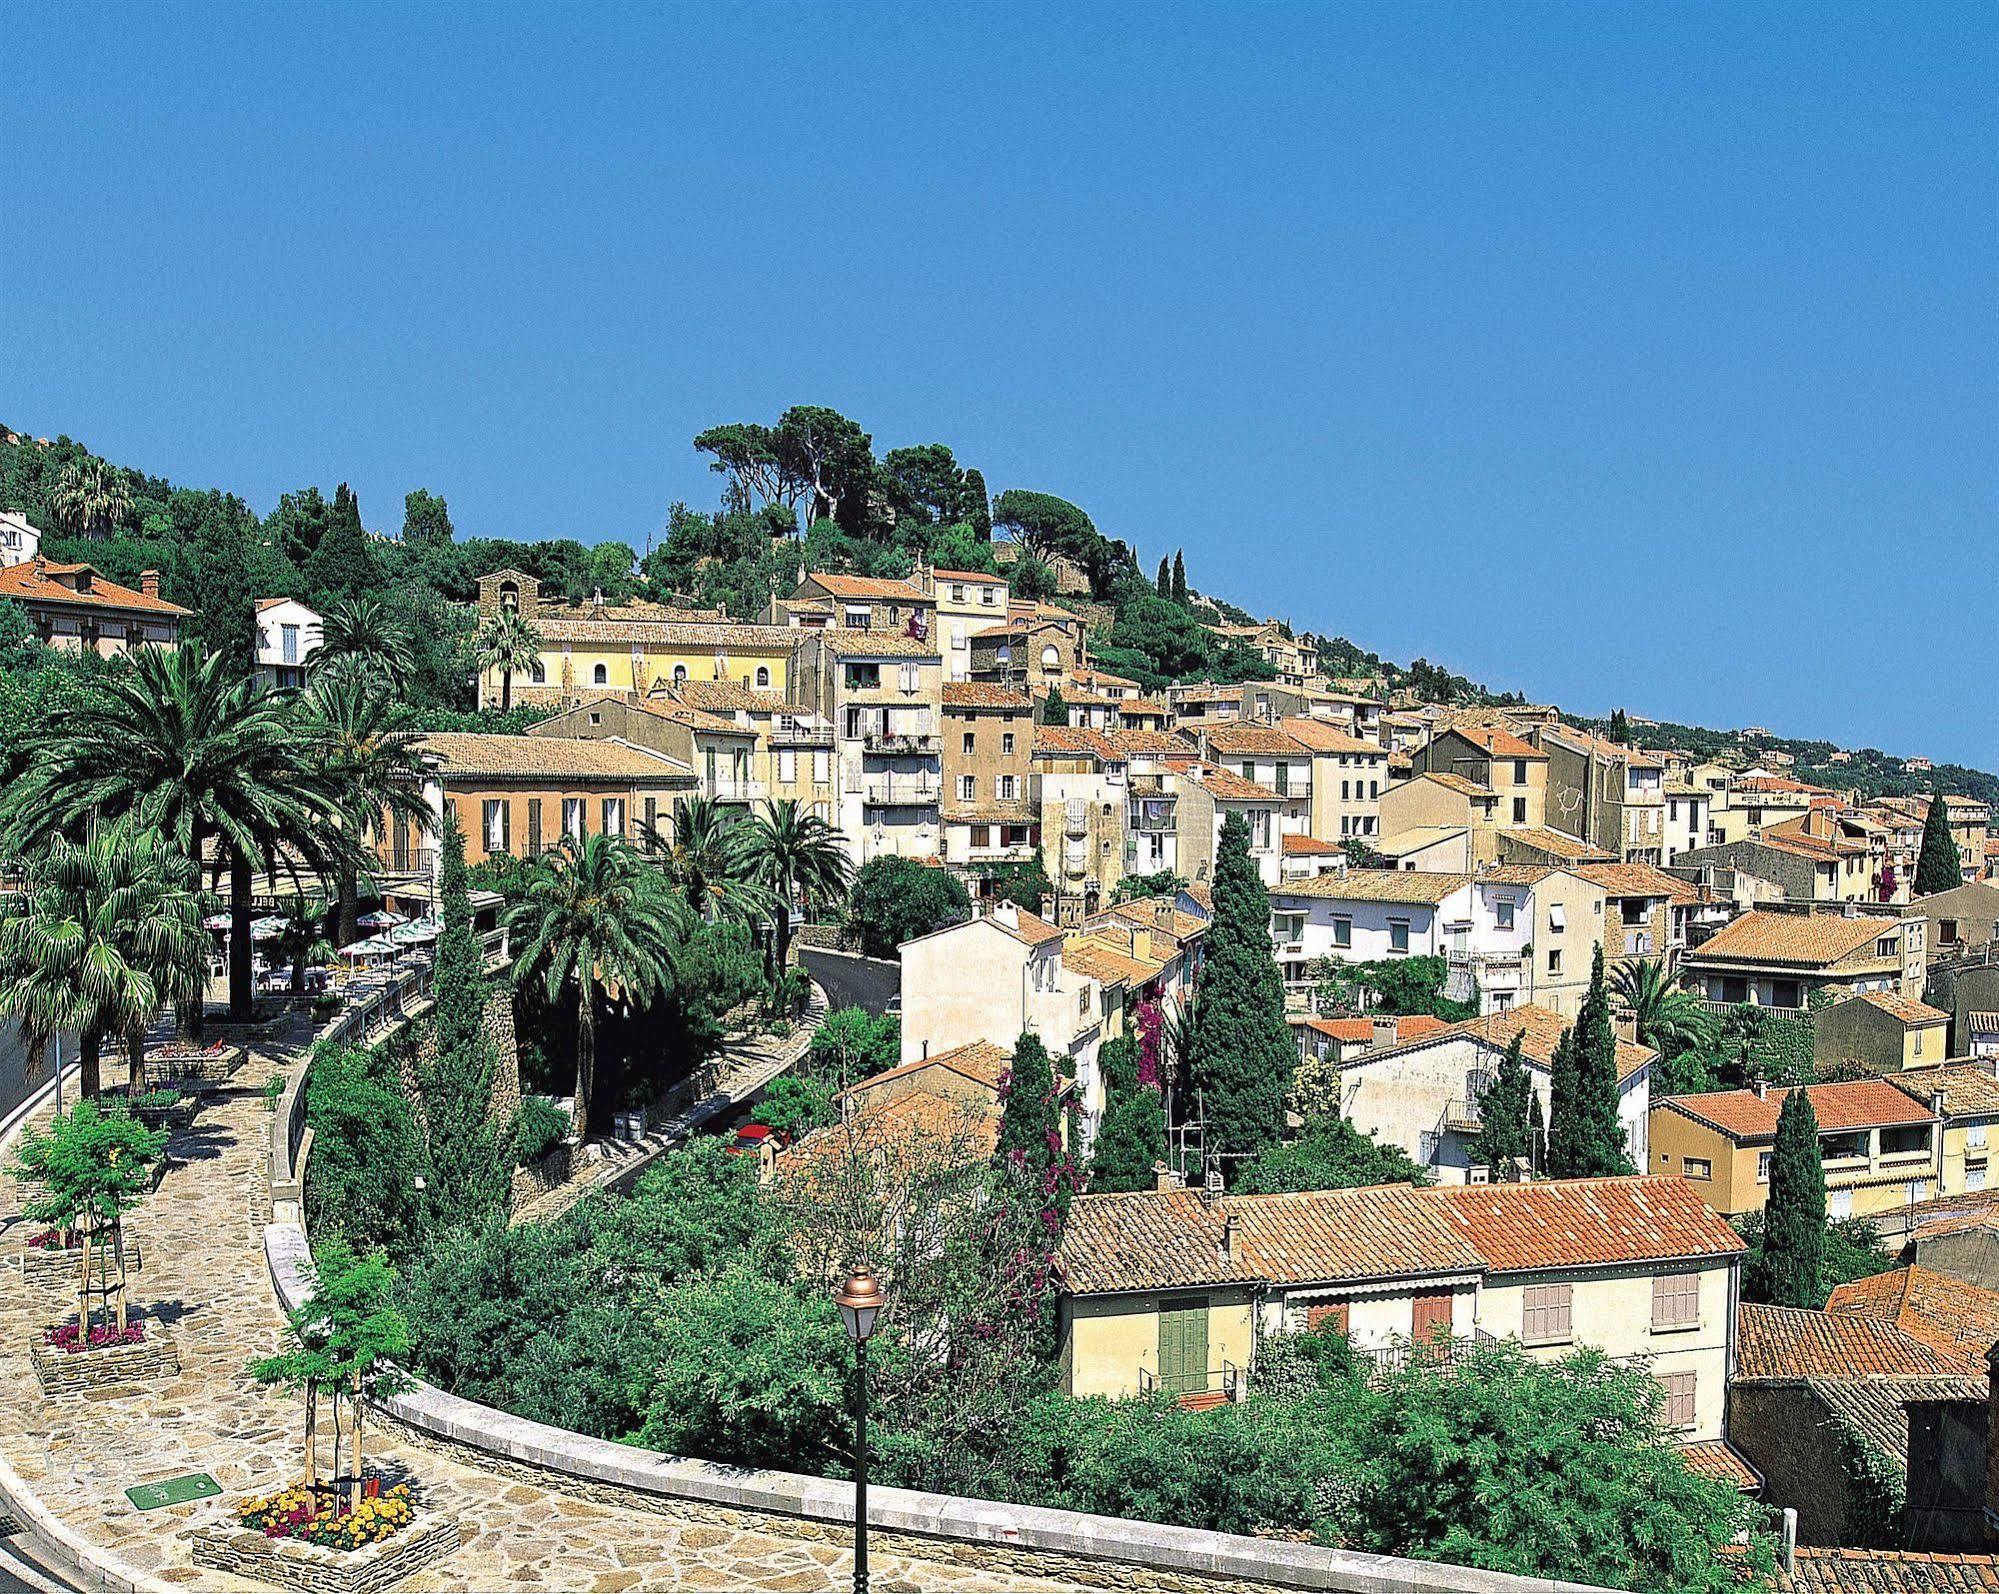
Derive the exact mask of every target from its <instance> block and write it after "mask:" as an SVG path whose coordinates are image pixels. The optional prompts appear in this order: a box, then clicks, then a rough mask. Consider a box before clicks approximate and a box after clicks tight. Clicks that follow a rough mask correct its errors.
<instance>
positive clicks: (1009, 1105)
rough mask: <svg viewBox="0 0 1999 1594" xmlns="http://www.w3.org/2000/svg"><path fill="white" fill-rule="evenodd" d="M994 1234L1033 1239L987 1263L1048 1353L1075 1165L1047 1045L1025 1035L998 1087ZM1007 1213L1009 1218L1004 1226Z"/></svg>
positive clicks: (1037, 1347)
mask: <svg viewBox="0 0 1999 1594" xmlns="http://www.w3.org/2000/svg"><path fill="white" fill-rule="evenodd" d="M993 1161H994V1164H995V1175H996V1184H997V1189H996V1199H997V1201H998V1203H999V1205H1000V1207H1001V1209H1002V1210H1001V1213H1000V1221H999V1222H997V1223H996V1224H995V1225H994V1232H995V1235H996V1236H1008V1235H1020V1234H1031V1235H1032V1236H1033V1238H1032V1239H1031V1240H1029V1241H1027V1242H1026V1243H1025V1244H1024V1245H1017V1246H1016V1248H1013V1249H1010V1250H1009V1251H1007V1252H1005V1253H1003V1254H1002V1255H1000V1256H998V1257H996V1258H995V1259H994V1262H995V1265H997V1266H998V1267H999V1268H1000V1269H1001V1270H1002V1273H1003V1274H1004V1276H1005V1278H1006V1296H1007V1298H1008V1300H1009V1301H1010V1303H1011V1305H1012V1308H1013V1310H1014V1311H1015V1312H1016V1313H1017V1314H1018V1315H1019V1316H1020V1317H1021V1319H1022V1321H1023V1325H1024V1335H1025V1337H1026V1339H1027V1341H1028V1343H1029V1344H1030V1345H1031V1346H1032V1348H1033V1350H1034V1352H1035V1354H1036V1355H1038V1356H1042V1357H1044V1358H1045V1357H1047V1356H1050V1355H1052V1354H1053V1353H1054V1350H1055V1323H1056V1312H1055V1303H1054V1300H1053V1289H1054V1272H1055V1253H1056V1251H1057V1250H1058V1249H1060V1247H1061V1244H1062V1230H1063V1227H1064V1225H1065V1224H1066V1223H1067V1222H1068V1219H1069V1202H1070V1199H1071V1197H1073V1196H1074V1194H1075V1191H1076V1165H1075V1163H1074V1162H1073V1161H1072V1160H1071V1158H1070V1155H1069V1151H1068V1148H1067V1147H1065V1146H1064V1145H1063V1143H1062V1101H1061V1097H1060V1096H1059V1095H1058V1094H1057V1087H1056V1083H1055V1065H1054V1064H1053V1063H1051V1062H1050V1061H1049V1059H1048V1048H1047V1047H1045V1046H1043V1045H1042V1044H1041V1037H1040V1036H1038V1035H1036V1034H1035V1033H1034V1032H1033V1031H1032V1030H1029V1031H1026V1032H1024V1033H1023V1034H1022V1035H1021V1037H1020V1039H1019V1040H1018V1041H1016V1042H1015V1043H1014V1048H1013V1064H1012V1066H1011V1067H1010V1068H1008V1070H1007V1075H1006V1078H1005V1080H1004V1081H1003V1082H1002V1084H1001V1086H1000V1132H999V1144H998V1146H997V1147H996V1148H995V1150H994V1153H993ZM1009 1213H1011V1214H1012V1217H1013V1219H1014V1221H1008V1220H1007V1216H1008V1214H1009Z"/></svg>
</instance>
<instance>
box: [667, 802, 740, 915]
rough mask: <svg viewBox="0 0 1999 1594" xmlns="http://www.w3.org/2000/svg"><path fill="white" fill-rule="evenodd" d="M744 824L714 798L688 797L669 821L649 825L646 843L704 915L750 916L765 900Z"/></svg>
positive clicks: (689, 899) (672, 879)
mask: <svg viewBox="0 0 1999 1594" xmlns="http://www.w3.org/2000/svg"><path fill="white" fill-rule="evenodd" d="M740 828H741V827H740V826H739V823H738V821H736V820H735V819H732V818H730V817H729V815H728V813H727V812H726V811H725V810H724V809H723V807H722V805H721V804H720V803H718V802H716V801H715V799H714V798H712V797H682V798H679V799H678V800H677V801H676V802H675V803H674V805H673V815H672V817H671V818H670V819H669V820H668V822H667V823H666V824H664V825H652V826H649V827H647V828H646V829H645V832H644V835H643V837H642V845H643V846H644V848H645V850H646V851H647V852H648V853H650V854H651V855H652V856H653V857H655V858H657V859H658V860H659V863H660V867H661V868H663V869H664V870H665V871H666V877H667V879H668V880H670V881H672V882H673V884H674V885H675V886H677V887H678V888H679V889H680V894H681V895H682V896H684V897H685V898H686V899H687V905H688V906H689V907H690V908H692V909H693V910H694V911H695V912H696V913H698V914H700V915H701V917H702V918H704V919H713V918H716V917H718V916H719V915H721V914H723V913H729V912H734V913H745V914H746V913H749V912H750V911H752V909H753V908H754V907H756V906H758V905H759V904H760V901H761V899H760V897H759V896H758V894H757V893H756V892H755V891H754V890H753V888H752V887H751V884H750V880H749V875H748V871H747V869H746V868H745V866H744V862H743V854H742V842H741V836H740V834H739V831H740Z"/></svg>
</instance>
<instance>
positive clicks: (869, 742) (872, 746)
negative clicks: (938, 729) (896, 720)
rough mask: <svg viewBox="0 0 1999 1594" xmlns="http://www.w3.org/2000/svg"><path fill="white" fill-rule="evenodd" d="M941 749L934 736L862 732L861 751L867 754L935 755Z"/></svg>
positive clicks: (940, 744) (894, 732) (896, 732)
mask: <svg viewBox="0 0 1999 1594" xmlns="http://www.w3.org/2000/svg"><path fill="white" fill-rule="evenodd" d="M941 747H942V743H941V742H939V740H938V739H937V737H935V736H934V735H928V734H923V733H918V734H916V735H909V734H906V733H903V732H900V731H893V732H892V731H863V732H861V750H862V751H863V752H868V753H936V752H938V751H939V750H940V749H941Z"/></svg>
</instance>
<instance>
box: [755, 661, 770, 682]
mask: <svg viewBox="0 0 1999 1594" xmlns="http://www.w3.org/2000/svg"><path fill="white" fill-rule="evenodd" d="M757 685H758V686H769V685H770V666H769V665H768V664H759V665H758V666H757Z"/></svg>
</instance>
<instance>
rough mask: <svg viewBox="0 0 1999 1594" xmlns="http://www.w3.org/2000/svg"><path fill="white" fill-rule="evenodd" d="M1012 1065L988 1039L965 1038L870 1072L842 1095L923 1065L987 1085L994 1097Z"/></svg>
mask: <svg viewBox="0 0 1999 1594" xmlns="http://www.w3.org/2000/svg"><path fill="white" fill-rule="evenodd" d="M1011 1067H1013V1053H1011V1052H1009V1051H1007V1050H1006V1049H1005V1048H1004V1047H1002V1046H995V1045H994V1044H993V1043H992V1042H991V1041H968V1042H966V1043H965V1044H964V1045H963V1046H953V1047H952V1048H951V1049H950V1050H949V1051H943V1052H932V1053H931V1054H930V1055H929V1056H928V1057H919V1058H917V1059H916V1061H915V1062H911V1063H903V1064H902V1065H900V1066H899V1067H896V1068H885V1069H883V1070H882V1071H881V1072H880V1073H879V1074H870V1075H868V1077H867V1078H866V1079H861V1080H856V1081H855V1082H854V1083H853V1084H852V1085H850V1086H848V1087H847V1090H846V1092H845V1094H848V1095H853V1096H863V1095H866V1094H867V1092H868V1091H870V1090H872V1089H873V1088H874V1087H875V1086H877V1085H881V1084H884V1083H886V1082H887V1081H889V1080H892V1079H907V1078H909V1076H910V1075H912V1074H920V1073H922V1072H923V1071H924V1070H925V1069H926V1068H943V1069H948V1070H950V1072H952V1073H954V1074H957V1075H960V1076H961V1077H963V1078H965V1079H969V1080H970V1081H972V1083H973V1084H975V1085H984V1086H986V1087H988V1088H989V1089H990V1090H991V1091H992V1092H993V1096H994V1100H998V1097H999V1088H1000V1082H1001V1081H1002V1080H1003V1079H1004V1078H1005V1077H1006V1072H1007V1070H1008V1069H1010V1068H1011Z"/></svg>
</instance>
